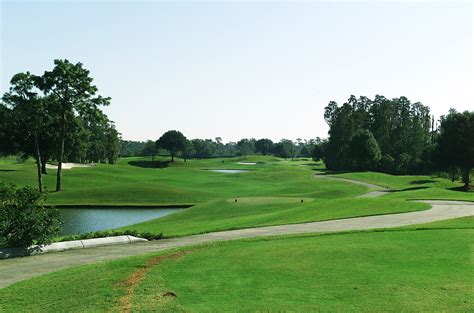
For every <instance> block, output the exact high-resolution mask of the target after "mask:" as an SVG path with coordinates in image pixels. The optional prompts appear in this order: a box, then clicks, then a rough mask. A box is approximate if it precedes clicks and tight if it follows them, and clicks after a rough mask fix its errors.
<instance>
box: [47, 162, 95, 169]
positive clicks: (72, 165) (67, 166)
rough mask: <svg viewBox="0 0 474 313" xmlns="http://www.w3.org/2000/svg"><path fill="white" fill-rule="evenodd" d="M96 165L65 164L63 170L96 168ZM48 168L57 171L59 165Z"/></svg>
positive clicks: (48, 165)
mask: <svg viewBox="0 0 474 313" xmlns="http://www.w3.org/2000/svg"><path fill="white" fill-rule="evenodd" d="M94 166H95V165H94V164H81V163H63V167H62V168H63V170H70V169H71V168H73V167H94ZM46 168H50V169H54V170H55V169H57V168H58V166H57V165H53V164H46Z"/></svg>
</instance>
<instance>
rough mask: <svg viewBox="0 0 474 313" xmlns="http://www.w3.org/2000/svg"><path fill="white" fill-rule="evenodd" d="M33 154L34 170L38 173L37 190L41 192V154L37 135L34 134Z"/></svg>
mask: <svg viewBox="0 0 474 313" xmlns="http://www.w3.org/2000/svg"><path fill="white" fill-rule="evenodd" d="M35 154H36V170H37V172H38V190H39V192H43V178H42V177H41V153H40V149H39V144H38V135H37V134H36V133H35Z"/></svg>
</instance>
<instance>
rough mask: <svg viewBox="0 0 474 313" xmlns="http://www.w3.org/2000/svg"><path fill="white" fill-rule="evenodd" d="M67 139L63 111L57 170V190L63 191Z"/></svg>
mask: <svg viewBox="0 0 474 313" xmlns="http://www.w3.org/2000/svg"><path fill="white" fill-rule="evenodd" d="M65 139H66V114H65V112H63V121H62V125H61V148H60V151H59V159H58V171H57V172H56V191H61V174H62V169H63V156H64V140H65Z"/></svg>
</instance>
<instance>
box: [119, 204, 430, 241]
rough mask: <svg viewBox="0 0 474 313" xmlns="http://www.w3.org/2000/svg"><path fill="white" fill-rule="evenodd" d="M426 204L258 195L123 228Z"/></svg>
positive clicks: (182, 229) (334, 214) (260, 220)
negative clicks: (302, 199)
mask: <svg viewBox="0 0 474 313" xmlns="http://www.w3.org/2000/svg"><path fill="white" fill-rule="evenodd" d="M429 207H430V206H429V205H428V204H425V203H418V202H407V201H401V200H390V199H383V198H375V199H368V198H356V199H347V198H342V199H334V200H324V199H322V200H319V199H311V198H309V199H308V198H306V199H304V202H303V203H301V199H300V198H282V197H273V198H272V197H257V198H239V199H238V202H234V199H229V200H215V201H211V202H207V203H204V204H199V205H196V206H194V207H192V208H189V209H185V210H182V211H179V212H176V213H174V214H171V215H168V216H165V217H162V218H158V219H155V220H151V221H147V222H143V223H140V224H135V225H131V226H127V227H124V228H122V230H125V229H132V230H136V231H138V232H158V231H159V232H163V234H164V235H165V236H167V237H173V236H183V235H190V234H197V233H205V232H212V231H221V230H229V229H238V228H248V227H258V226H270V225H281V224H292V223H303V222H316V221H324V220H331V219H338V218H348V217H357V216H369V215H380V214H389V213H402V212H411V211H418V210H424V209H428V208H429Z"/></svg>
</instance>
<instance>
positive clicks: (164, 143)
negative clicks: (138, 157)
mask: <svg viewBox="0 0 474 313" xmlns="http://www.w3.org/2000/svg"><path fill="white" fill-rule="evenodd" d="M186 141H187V139H186V137H184V135H183V134H182V133H181V132H180V131H177V130H169V131H167V132H166V133H164V134H163V135H162V136H161V137H160V139H158V140H157V141H156V147H157V148H159V149H166V150H168V152H169V153H170V155H171V162H174V157H175V156H176V154H177V153H178V152H180V151H183V150H184V149H185V148H186Z"/></svg>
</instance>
